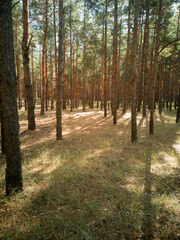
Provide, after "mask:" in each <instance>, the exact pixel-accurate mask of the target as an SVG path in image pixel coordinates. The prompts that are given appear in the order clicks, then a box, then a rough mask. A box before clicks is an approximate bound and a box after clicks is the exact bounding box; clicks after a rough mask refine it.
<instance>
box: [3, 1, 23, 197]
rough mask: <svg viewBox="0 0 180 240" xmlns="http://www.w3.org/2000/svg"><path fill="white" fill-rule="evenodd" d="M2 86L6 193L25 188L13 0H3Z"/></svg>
mask: <svg viewBox="0 0 180 240" xmlns="http://www.w3.org/2000/svg"><path fill="white" fill-rule="evenodd" d="M0 36H1V37H0V49H1V50H0V66H1V67H0V89H1V100H2V111H3V118H4V130H5V131H4V133H5V135H4V137H5V149H8V151H6V195H10V194H11V193H12V192H14V191H19V190H22V187H23V182H22V165H21V162H22V157H21V152H20V141H19V124H18V112H17V101H16V96H17V92H16V90H17V89H16V78H15V64H14V47H13V29H12V6H11V0H6V1H5V0H3V1H1V3H0Z"/></svg>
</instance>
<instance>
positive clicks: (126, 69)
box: [123, 0, 131, 113]
mask: <svg viewBox="0 0 180 240" xmlns="http://www.w3.org/2000/svg"><path fill="white" fill-rule="evenodd" d="M130 14H131V1H130V0H129V7H128V37H127V51H126V62H125V73H124V103H123V113H126V110H127V96H128V83H127V81H128V78H129V48H130Z"/></svg>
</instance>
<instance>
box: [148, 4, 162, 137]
mask: <svg viewBox="0 0 180 240" xmlns="http://www.w3.org/2000/svg"><path fill="white" fill-rule="evenodd" d="M161 11H162V0H159V11H158V20H157V32H156V45H155V57H154V69H153V79H152V96H151V98H152V99H151V106H150V107H151V109H150V125H149V133H150V134H154V112H155V109H154V104H155V83H156V80H157V71H158V50H159V38H160V37H159V36H160V23H161Z"/></svg>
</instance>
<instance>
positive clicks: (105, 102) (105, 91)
mask: <svg viewBox="0 0 180 240" xmlns="http://www.w3.org/2000/svg"><path fill="white" fill-rule="evenodd" d="M107 4H108V2H107V0H105V34H104V35H105V36H104V38H105V39H104V117H107Z"/></svg>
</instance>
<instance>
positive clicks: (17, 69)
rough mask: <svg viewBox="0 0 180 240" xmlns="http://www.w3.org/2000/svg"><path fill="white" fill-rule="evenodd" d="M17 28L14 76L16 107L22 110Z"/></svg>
mask: <svg viewBox="0 0 180 240" xmlns="http://www.w3.org/2000/svg"><path fill="white" fill-rule="evenodd" d="M17 35H18V33H17V26H16V43H15V45H16V51H15V52H16V74H17V85H18V91H17V92H18V107H19V109H21V108H22V87H21V72H20V64H19V46H18V39H17Z"/></svg>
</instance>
